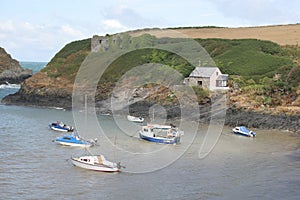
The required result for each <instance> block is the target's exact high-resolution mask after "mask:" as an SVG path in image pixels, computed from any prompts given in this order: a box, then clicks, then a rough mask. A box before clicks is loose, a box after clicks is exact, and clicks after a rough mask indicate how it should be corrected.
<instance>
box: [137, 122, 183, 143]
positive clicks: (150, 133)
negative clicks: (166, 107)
mask: <svg viewBox="0 0 300 200" xmlns="http://www.w3.org/2000/svg"><path fill="white" fill-rule="evenodd" d="M183 134H184V133H183V131H179V130H178V128H175V127H172V126H168V125H159V124H148V125H147V126H142V129H141V130H140V131H139V136H140V138H141V139H143V140H146V141H149V142H156V143H162V144H178V143H180V137H181V136H182V135H183Z"/></svg>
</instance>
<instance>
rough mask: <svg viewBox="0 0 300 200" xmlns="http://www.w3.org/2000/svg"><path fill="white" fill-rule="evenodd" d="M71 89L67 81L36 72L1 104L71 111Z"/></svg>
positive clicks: (70, 84) (71, 86)
mask: <svg viewBox="0 0 300 200" xmlns="http://www.w3.org/2000/svg"><path fill="white" fill-rule="evenodd" d="M72 88H73V84H72V83H70V82H69V81H68V80H65V79H63V78H59V77H57V78H50V77H49V76H47V74H46V73H43V72H38V73H36V74H34V75H33V76H32V77H30V78H28V79H26V80H25V81H24V82H23V84H22V85H21V89H20V90H19V91H18V92H17V93H15V94H10V95H8V96H6V97H4V98H3V99H2V103H5V104H14V105H26V106H39V107H62V108H66V109H71V107H72Z"/></svg>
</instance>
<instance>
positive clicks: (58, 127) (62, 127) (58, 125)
mask: <svg viewBox="0 0 300 200" xmlns="http://www.w3.org/2000/svg"><path fill="white" fill-rule="evenodd" d="M49 128H50V129H52V130H54V131H61V132H72V131H74V127H73V126H68V125H66V124H64V123H63V122H62V121H55V122H52V123H51V124H49Z"/></svg>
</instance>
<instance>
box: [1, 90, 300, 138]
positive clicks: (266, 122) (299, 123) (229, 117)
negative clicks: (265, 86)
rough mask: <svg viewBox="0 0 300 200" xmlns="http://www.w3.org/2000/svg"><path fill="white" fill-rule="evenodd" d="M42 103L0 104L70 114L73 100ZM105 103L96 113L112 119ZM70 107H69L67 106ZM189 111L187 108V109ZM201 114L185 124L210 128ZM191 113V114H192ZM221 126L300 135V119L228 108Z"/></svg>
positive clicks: (136, 110) (140, 107) (172, 113)
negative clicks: (197, 124)
mask: <svg viewBox="0 0 300 200" xmlns="http://www.w3.org/2000/svg"><path fill="white" fill-rule="evenodd" d="M46 99H47V98H45V99H39V100H38V101H35V103H32V101H29V99H27V101H24V100H25V99H23V98H17V97H16V96H15V95H8V96H6V97H4V98H3V99H2V101H1V103H2V104H4V105H16V106H27V107H33V108H48V109H56V108H60V109H63V110H67V111H71V110H72V100H71V99H70V98H67V99H65V98H59V99H55V101H53V100H54V99H52V98H50V99H48V100H50V101H47V100H46ZM108 103H109V102H108V101H102V102H96V103H95V105H96V112H97V114H100V115H108V114H109V115H111V114H112V111H111V109H110V105H108ZM70 105H71V106H70ZM150 107H151V105H150V104H147V103H140V104H132V105H130V106H129V108H128V109H129V113H130V114H132V115H139V116H143V117H145V118H147V117H148V118H149V117H150V116H149V115H150V114H149V109H150ZM165 109H166V110H167V112H166V113H164V114H165V115H166V116H167V119H168V120H169V119H170V120H178V119H181V111H180V108H179V107H178V106H177V107H176V106H175V107H174V106H172V107H170V106H169V107H165ZM186 109H188V108H186ZM199 111H200V117H199V119H196V118H195V116H197V113H195V112H194V111H193V110H192V109H189V110H188V112H189V113H190V116H188V118H186V119H185V120H191V121H198V122H199V123H203V124H209V123H210V120H211V115H212V114H211V111H210V105H202V106H199ZM119 113H120V114H121V113H126V112H124V110H123V111H122V110H121V111H120V112H119V111H118V112H117V113H114V114H119ZM193 113H194V114H193ZM215 120H216V122H218V121H222V120H224V118H223V119H221V118H220V119H215ZM224 125H226V126H230V127H235V126H240V125H244V126H246V127H248V128H250V129H252V128H255V129H264V130H269V129H271V130H272V129H274V130H280V131H290V132H295V133H298V134H300V116H299V115H286V114H276V115H273V114H266V113H261V112H254V111H247V110H244V109H241V108H239V109H237V108H234V107H228V108H226V115H225V122H224Z"/></svg>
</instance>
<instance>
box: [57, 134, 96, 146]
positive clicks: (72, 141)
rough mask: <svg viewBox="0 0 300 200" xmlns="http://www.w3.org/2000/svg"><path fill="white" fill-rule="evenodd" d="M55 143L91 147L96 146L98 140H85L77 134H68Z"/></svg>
mask: <svg viewBox="0 0 300 200" xmlns="http://www.w3.org/2000/svg"><path fill="white" fill-rule="evenodd" d="M54 142H56V143H58V144H61V145H66V146H73V147H91V146H93V145H95V143H96V142H97V139H94V140H85V139H83V138H81V137H80V136H79V135H78V134H77V133H74V134H70V135H68V134H66V135H63V136H61V137H57V138H56V139H55V140H54Z"/></svg>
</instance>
